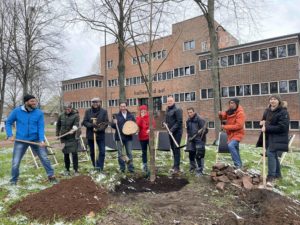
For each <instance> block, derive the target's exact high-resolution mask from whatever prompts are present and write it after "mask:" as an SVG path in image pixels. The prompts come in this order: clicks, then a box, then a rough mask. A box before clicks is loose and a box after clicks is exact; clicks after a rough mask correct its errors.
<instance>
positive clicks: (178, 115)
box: [165, 104, 182, 134]
mask: <svg viewBox="0 0 300 225" xmlns="http://www.w3.org/2000/svg"><path fill="white" fill-rule="evenodd" d="M165 122H166V124H167V125H168V127H169V129H170V131H171V132H172V133H173V134H174V133H182V109H181V108H177V106H176V105H175V104H174V105H172V106H171V107H167V110H166V121H165Z"/></svg>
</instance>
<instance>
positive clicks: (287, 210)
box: [218, 189, 300, 225]
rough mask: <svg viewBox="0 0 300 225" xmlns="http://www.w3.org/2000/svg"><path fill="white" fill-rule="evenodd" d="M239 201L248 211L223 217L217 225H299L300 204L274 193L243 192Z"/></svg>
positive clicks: (265, 191) (264, 191)
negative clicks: (247, 207) (245, 205)
mask: <svg viewBox="0 0 300 225" xmlns="http://www.w3.org/2000/svg"><path fill="white" fill-rule="evenodd" d="M241 200H242V201H244V202H245V203H246V204H247V205H248V206H249V210H247V211H246V212H242V213H238V214H239V215H238V216H240V217H242V218H239V219H237V217H236V216H235V215H234V214H233V213H229V214H227V215H225V216H224V217H223V218H222V219H220V222H219V223H218V224H219V225H234V224H243V225H253V224H255V225H282V224H289V225H300V204H299V203H297V202H294V201H292V200H291V199H289V198H286V197H284V196H281V195H279V194H277V193H275V192H272V191H268V190H261V189H254V190H252V191H249V192H243V193H242V195H241Z"/></svg>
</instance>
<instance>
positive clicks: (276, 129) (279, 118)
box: [256, 106, 290, 152]
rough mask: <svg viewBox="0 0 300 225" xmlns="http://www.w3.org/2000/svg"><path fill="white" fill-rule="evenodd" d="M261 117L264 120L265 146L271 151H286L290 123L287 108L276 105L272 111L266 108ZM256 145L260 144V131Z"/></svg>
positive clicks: (259, 145)
mask: <svg viewBox="0 0 300 225" xmlns="http://www.w3.org/2000/svg"><path fill="white" fill-rule="evenodd" d="M262 119H263V120H265V121H266V123H265V127H266V147H267V148H268V149H269V150H271V151H282V152H287V151H288V144H289V137H288V135H289V124H290V117H289V113H288V112H287V110H286V109H284V108H282V107H281V106H279V107H277V108H276V109H275V110H274V111H271V109H270V108H267V109H266V110H265V112H264V114H263V118H262ZM256 146H257V147H261V146H262V133H261V135H260V137H259V140H258V142H257V144H256Z"/></svg>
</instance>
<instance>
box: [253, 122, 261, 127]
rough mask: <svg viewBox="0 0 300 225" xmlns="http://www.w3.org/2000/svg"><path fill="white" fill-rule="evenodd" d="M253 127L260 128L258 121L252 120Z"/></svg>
mask: <svg viewBox="0 0 300 225" xmlns="http://www.w3.org/2000/svg"><path fill="white" fill-rule="evenodd" d="M253 129H260V125H259V121H253Z"/></svg>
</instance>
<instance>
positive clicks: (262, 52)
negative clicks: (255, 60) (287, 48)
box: [260, 49, 268, 60]
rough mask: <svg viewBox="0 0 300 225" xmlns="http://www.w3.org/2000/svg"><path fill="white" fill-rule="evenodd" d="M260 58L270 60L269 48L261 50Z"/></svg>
mask: <svg viewBox="0 0 300 225" xmlns="http://www.w3.org/2000/svg"><path fill="white" fill-rule="evenodd" d="M260 60H268V50H267V49H261V50H260Z"/></svg>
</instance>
